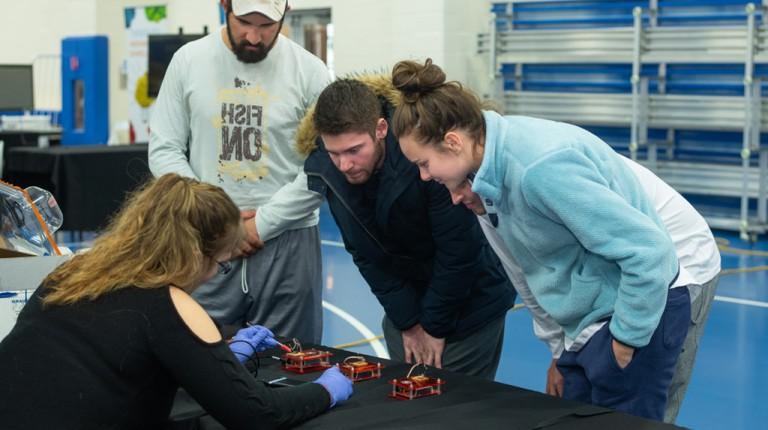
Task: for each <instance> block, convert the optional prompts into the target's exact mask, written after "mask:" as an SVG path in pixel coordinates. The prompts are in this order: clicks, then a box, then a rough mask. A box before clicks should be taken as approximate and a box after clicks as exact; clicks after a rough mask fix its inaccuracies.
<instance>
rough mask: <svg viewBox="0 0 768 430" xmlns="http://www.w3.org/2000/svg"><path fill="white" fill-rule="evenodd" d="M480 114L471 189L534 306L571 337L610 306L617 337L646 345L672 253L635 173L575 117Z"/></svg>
mask: <svg viewBox="0 0 768 430" xmlns="http://www.w3.org/2000/svg"><path fill="white" fill-rule="evenodd" d="M484 116H485V123H486V138H485V153H484V155H483V162H482V165H481V166H480V169H479V170H478V172H477V174H476V175H475V179H474V182H473V185H472V190H473V191H475V192H476V193H478V194H480V195H481V196H483V197H484V198H487V199H490V200H491V201H492V202H493V204H494V205H495V206H496V210H497V211H498V215H499V227H498V230H499V234H500V235H501V237H502V238H503V239H504V241H505V242H506V244H507V246H508V247H509V249H510V252H511V253H512V255H514V256H515V258H516V259H517V261H518V263H519V264H520V267H521V268H522V270H523V272H524V273H525V276H526V279H527V281H528V284H529V285H530V288H531V291H532V292H533V295H534V296H535V297H536V299H537V300H538V302H539V304H540V305H541V307H542V308H543V309H544V310H545V311H546V312H547V313H549V314H550V315H551V316H552V318H554V319H555V321H556V322H557V323H558V324H560V325H561V326H562V327H563V328H564V330H565V334H566V336H568V337H570V338H571V339H575V338H576V337H577V336H578V334H579V333H580V332H581V331H582V330H583V329H584V328H585V327H587V326H588V325H590V324H591V323H593V322H595V321H598V320H600V319H603V318H606V317H608V316H611V315H613V317H612V319H611V323H610V326H609V328H610V331H611V334H612V335H613V336H614V337H615V338H616V339H617V340H619V341H621V342H623V343H625V344H627V345H631V346H634V347H642V346H645V345H647V344H648V342H649V341H650V339H651V336H652V335H653V332H654V331H655V330H656V327H657V326H658V324H659V320H660V319H661V314H662V312H663V311H664V307H665V304H666V299H667V290H668V288H669V285H670V283H671V282H672V281H673V280H674V278H675V276H676V274H677V269H678V262H677V257H676V255H675V247H674V244H673V242H672V240H671V239H670V237H669V235H668V234H667V232H666V230H665V228H664V226H663V224H662V222H661V220H660V219H659V217H658V215H657V214H656V212H655V210H654V208H653V205H652V204H651V202H650V201H649V200H648V198H647V197H646V196H645V194H644V192H643V190H642V187H641V185H640V183H639V182H638V181H637V178H636V177H635V176H634V175H633V174H632V171H631V170H630V169H628V168H627V167H626V165H625V164H623V161H622V160H621V159H620V158H619V155H618V154H617V153H616V152H614V151H613V149H611V148H610V147H609V146H608V145H607V144H606V143H604V142H603V141H602V140H600V139H599V138H597V137H596V136H594V135H593V134H591V133H589V132H588V131H586V130H583V129H581V128H579V127H576V126H573V125H569V124H564V123H559V122H554V121H547V120H542V119H536V118H529V117H522V116H506V117H502V116H500V115H499V114H497V113H495V112H484Z"/></svg>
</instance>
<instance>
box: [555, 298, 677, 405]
mask: <svg viewBox="0 0 768 430" xmlns="http://www.w3.org/2000/svg"><path fill="white" fill-rule="evenodd" d="M690 320H691V301H690V296H689V294H688V288H687V287H678V288H672V289H671V290H669V294H668V297H667V305H666V308H665V309H664V313H663V314H662V316H661V321H659V326H658V327H657V328H656V331H655V332H654V333H653V336H652V337H651V341H650V343H649V344H648V345H646V346H644V347H642V348H637V349H636V350H635V353H634V356H633V358H632V361H630V363H629V364H628V365H627V367H625V368H624V369H622V368H620V367H619V365H618V364H617V363H616V359H615V358H614V355H613V348H612V346H611V341H612V340H613V337H612V336H611V333H610V331H609V330H608V326H609V324H608V323H606V324H605V325H604V326H603V328H602V329H600V331H598V332H597V333H595V335H594V336H592V338H591V339H590V340H589V342H587V344H586V345H584V347H583V348H582V349H581V350H580V351H578V352H569V351H565V352H563V355H562V356H560V359H559V360H558V361H557V368H558V369H559V370H560V373H562V375H563V378H564V379H565V386H564V389H563V397H564V398H566V399H571V400H578V401H581V402H585V403H591V404H594V405H598V406H604V407H608V408H612V409H616V410H619V411H622V412H626V413H629V414H632V415H637V416H640V417H645V418H650V419H655V420H661V419H662V418H664V408H665V407H666V403H667V390H668V389H669V384H670V382H671V381H672V374H673V373H674V370H675V365H676V364H677V358H678V356H679V355H680V350H681V348H682V346H683V341H684V340H685V337H686V335H687V333H688V324H689V321H690Z"/></svg>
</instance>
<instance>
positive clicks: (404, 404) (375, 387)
mask: <svg viewBox="0 0 768 430" xmlns="http://www.w3.org/2000/svg"><path fill="white" fill-rule="evenodd" d="M321 349H325V350H330V351H332V352H333V353H334V356H333V357H332V359H331V362H333V363H336V362H341V361H342V360H343V359H344V357H347V356H349V355H356V354H352V353H349V352H347V351H340V350H334V349H330V348H324V347H321ZM274 354H278V353H277V352H274ZM270 356H271V354H260V357H261V358H260V362H261V367H260V369H259V372H258V376H257V377H258V378H259V379H261V380H265V381H268V380H272V379H276V378H278V377H281V376H286V377H289V378H291V379H301V380H304V381H312V380H314V379H315V378H317V377H318V376H319V373H311V374H306V375H296V374H294V373H290V372H285V371H283V370H282V369H281V368H280V364H279V362H278V361H277V360H274V359H272V358H270ZM368 359H369V360H371V361H372V362H376V361H380V362H382V363H384V365H385V366H386V367H385V368H384V369H383V370H382V378H381V379H374V380H369V381H363V382H358V383H356V384H355V387H354V388H355V392H354V394H353V396H352V398H350V399H349V400H348V401H346V402H344V403H343V404H341V405H338V406H337V407H335V408H333V409H331V410H330V411H328V412H326V413H325V414H323V415H320V416H319V417H317V418H314V419H312V420H310V421H308V422H306V423H304V424H303V425H302V426H300V427H299V428H302V429H321V428H322V429H475V430H480V429H483V430H484V429H621V430H635V429H648V430H651V429H653V430H655V429H659V430H662V429H673V428H678V427H675V426H671V425H667V424H663V423H659V422H655V421H650V420H645V419H642V418H637V417H634V416H630V415H627V414H624V413H620V412H615V411H611V410H609V409H605V408H600V407H596V406H591V405H586V404H582V403H578V402H572V401H566V400H562V399H558V398H554V397H551V396H547V395H545V394H542V393H537V392H533V391H529V390H525V389H522V388H517V387H513V386H511V385H505V384H500V383H496V382H489V381H486V380H483V379H480V378H475V377H470V376H464V375H460V374H456V373H452V372H447V371H442V370H438V369H429V370H428V372H427V374H428V375H429V376H433V377H440V378H442V379H443V380H445V381H446V384H445V385H444V386H443V394H441V395H439V396H432V397H424V398H420V399H416V400H408V401H404V400H395V399H391V398H389V397H387V394H388V393H390V392H391V385H389V384H388V381H389V380H391V379H393V378H400V377H404V376H405V375H406V374H407V373H408V370H409V369H410V365H407V364H403V363H394V362H390V361H386V360H379V359H376V358H373V357H368ZM417 373H418V372H417ZM195 411H197V413H195ZM201 414H204V412H203V411H202V409H200V407H199V406H198V405H196V404H195V403H194V400H192V399H191V398H189V397H188V396H187V395H185V394H184V393H182V394H181V395H180V396H179V397H177V399H176V402H175V404H174V412H172V414H171V418H172V420H175V421H177V422H176V423H175V425H176V427H173V428H184V427H183V426H180V424H181V423H180V422H179V421H183V420H184V419H187V421H186V422H187V423H188V425H189V426H190V427H187V428H192V427H194V426H197V425H199V424H200V423H199V422H196V421H195V422H194V424H192V422H191V421H189V417H190V415H201ZM203 422H205V423H206V424H203V426H202V427H203V428H216V427H217V425H216V424H212V422H213V421H212V420H211V419H210V417H206V418H204V419H203ZM257 427H258V424H255V428H257Z"/></svg>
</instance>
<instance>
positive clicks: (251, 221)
mask: <svg viewBox="0 0 768 430" xmlns="http://www.w3.org/2000/svg"><path fill="white" fill-rule="evenodd" d="M255 218H256V211H255V210H245V211H240V220H241V222H242V223H243V231H245V235H244V236H243V240H242V241H241V242H240V245H239V246H238V248H237V250H235V252H233V253H232V257H242V256H244V255H251V254H253V253H255V252H256V251H258V250H259V249H261V248H263V247H264V242H262V241H261V237H260V236H259V232H258V231H257V230H256V219H255Z"/></svg>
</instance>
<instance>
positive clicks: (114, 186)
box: [3, 145, 151, 231]
mask: <svg viewBox="0 0 768 430" xmlns="http://www.w3.org/2000/svg"><path fill="white" fill-rule="evenodd" d="M3 176H4V180H5V181H7V182H10V183H12V184H14V185H17V186H19V187H22V188H26V187H28V186H31V185H36V186H38V187H41V188H45V189H47V190H48V191H50V192H51V193H53V195H54V197H56V201H57V202H58V203H59V206H60V207H61V210H62V212H63V213H64V226H63V227H62V229H63V230H81V231H91V230H98V229H99V228H101V227H104V226H105V224H106V222H107V221H108V219H109V217H110V216H111V215H112V214H113V213H114V212H115V211H116V210H117V209H119V208H120V205H121V204H122V202H123V200H124V198H125V194H126V193H127V192H128V191H131V190H133V189H134V188H136V186H137V185H139V184H141V183H143V182H144V181H145V180H147V179H148V178H149V177H151V174H150V172H149V167H148V164H147V145H125V146H106V145H83V146H54V147H50V148H12V149H11V150H10V151H9V152H8V158H7V159H6V160H5V170H4V172H3Z"/></svg>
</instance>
